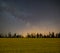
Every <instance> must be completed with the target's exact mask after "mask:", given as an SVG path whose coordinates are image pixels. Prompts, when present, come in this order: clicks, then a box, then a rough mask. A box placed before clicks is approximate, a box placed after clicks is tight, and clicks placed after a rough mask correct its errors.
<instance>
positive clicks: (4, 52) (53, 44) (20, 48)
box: [0, 38, 60, 53]
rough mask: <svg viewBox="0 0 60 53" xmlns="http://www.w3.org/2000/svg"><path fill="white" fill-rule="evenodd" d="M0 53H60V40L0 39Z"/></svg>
mask: <svg viewBox="0 0 60 53" xmlns="http://www.w3.org/2000/svg"><path fill="white" fill-rule="evenodd" d="M0 53H60V39H59V38H35V39H34V38H0Z"/></svg>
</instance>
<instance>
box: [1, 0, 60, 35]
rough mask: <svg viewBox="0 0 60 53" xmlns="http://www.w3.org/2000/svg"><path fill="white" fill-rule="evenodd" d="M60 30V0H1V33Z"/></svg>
mask: <svg viewBox="0 0 60 53" xmlns="http://www.w3.org/2000/svg"><path fill="white" fill-rule="evenodd" d="M8 32H12V33H15V32H16V33H18V34H26V33H37V32H38V33H43V34H45V33H48V32H55V33H56V32H60V1H59V0H0V33H8Z"/></svg>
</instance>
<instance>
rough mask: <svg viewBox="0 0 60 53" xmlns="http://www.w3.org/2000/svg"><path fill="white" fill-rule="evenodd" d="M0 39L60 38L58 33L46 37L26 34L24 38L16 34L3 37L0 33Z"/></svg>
mask: <svg viewBox="0 0 60 53" xmlns="http://www.w3.org/2000/svg"><path fill="white" fill-rule="evenodd" d="M0 38H60V32H59V33H56V34H55V33H54V32H52V33H50V32H49V34H47V35H43V34H41V33H37V34H35V33H31V34H29V33H27V35H26V36H25V37H24V36H23V35H17V34H16V33H14V34H13V35H12V34H11V32H9V33H8V34H5V35H3V33H0Z"/></svg>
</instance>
